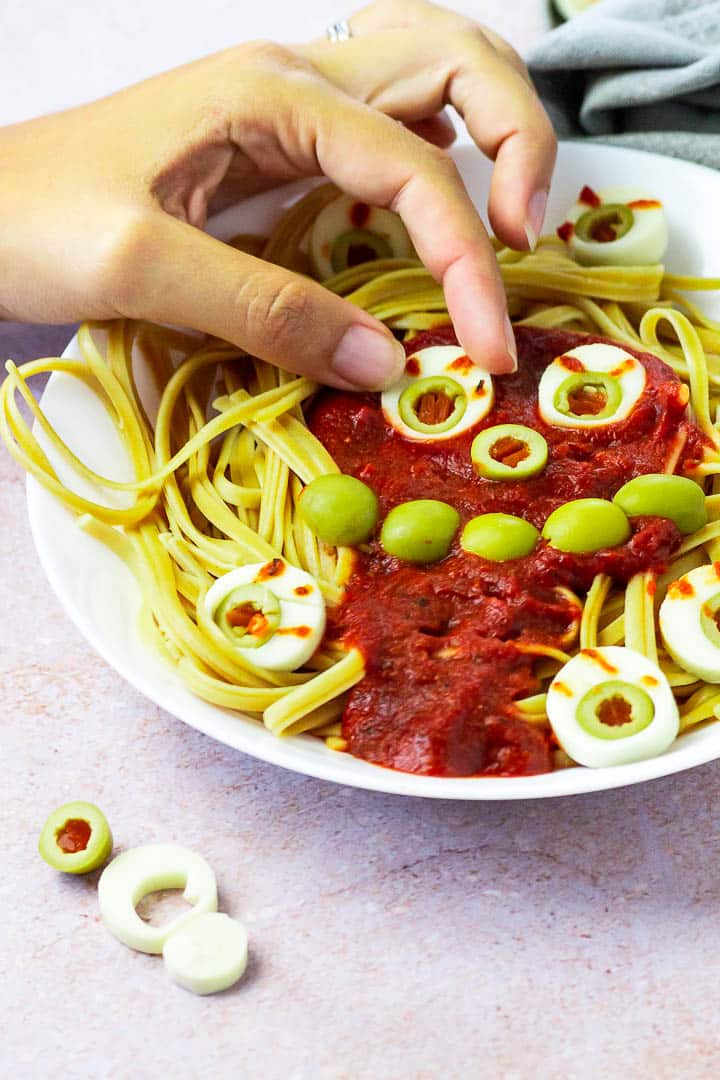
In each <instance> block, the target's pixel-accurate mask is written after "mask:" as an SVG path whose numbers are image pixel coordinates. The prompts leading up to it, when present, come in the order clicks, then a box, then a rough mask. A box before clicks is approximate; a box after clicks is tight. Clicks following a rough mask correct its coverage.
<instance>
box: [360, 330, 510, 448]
mask: <svg viewBox="0 0 720 1080" xmlns="http://www.w3.org/2000/svg"><path fill="white" fill-rule="evenodd" d="M493 400H494V390H493V381H492V377H491V376H490V375H489V374H488V372H487V371H483V370H482V368H479V367H477V365H475V364H474V363H473V362H472V360H471V359H470V358H469V356H467V354H466V353H465V352H464V351H463V350H462V349H461V348H460V347H459V346H457V345H429V346H428V348H427V349H420V351H419V352H416V353H413V354H412V355H411V356H409V357H408V358H407V361H406V363H405V371H404V373H403V375H402V376H401V377H400V379H399V380H398V381H397V382H396V383H395V385H394V386H391V387H390V388H389V389H388V390H385V391H384V393H383V395H382V398H381V405H382V410H383V415H384V416H385V419H386V420H387V422H388V424H390V426H391V427H392V428H394V430H395V431H397V433H398V434H399V435H402V436H403V438H405V439H412V440H413V441H414V442H439V441H442V440H444V439H453V438H455V436H456V435H460V434H461V432H463V431H468V430H470V428H473V427H475V426H476V425H477V424H479V423H480V421H481V420H483V419H484V418H485V417H486V416H487V414H488V413H489V412H490V410H491V409H492V406H493Z"/></svg>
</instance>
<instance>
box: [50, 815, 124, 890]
mask: <svg viewBox="0 0 720 1080" xmlns="http://www.w3.org/2000/svg"><path fill="white" fill-rule="evenodd" d="M112 846H113V838H112V833H111V832H110V826H109V825H108V823H107V821H106V819H105V815H104V814H103V812H102V810H98V808H97V806H93V804H92V803H88V802H71V803H65V805H64V806H59V807H58V809H57V810H53V812H52V814H51V815H50V817H49V818H48V819H47V821H46V822H45V824H44V825H43V828H42V832H41V833H40V839H39V841H38V851H39V852H40V854H41V855H42V857H43V859H44V860H45V862H46V863H49V865H50V866H52V867H53V868H54V869H55V870H62V871H63V872H64V873H66V874H88V873H89V872H90V871H91V870H97V868H98V866H102V864H103V863H104V862H106V861H107V859H108V858H109V857H110V852H111V851H112Z"/></svg>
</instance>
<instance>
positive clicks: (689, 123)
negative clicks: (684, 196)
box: [526, 0, 720, 169]
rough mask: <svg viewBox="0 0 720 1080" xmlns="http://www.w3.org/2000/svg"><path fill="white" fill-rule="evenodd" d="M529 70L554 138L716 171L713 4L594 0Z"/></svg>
mask: <svg viewBox="0 0 720 1080" xmlns="http://www.w3.org/2000/svg"><path fill="white" fill-rule="evenodd" d="M526 61H527V63H528V66H529V68H530V73H531V75H532V77H533V79H534V81H535V84H536V86H537V88H538V91H539V93H540V96H541V97H542V99H543V102H544V104H545V107H546V108H547V110H548V112H549V114H550V117H551V119H552V121H553V123H554V125H555V130H556V131H557V133H558V135H559V136H560V137H561V138H583V137H586V138H591V139H595V140H596V141H599V142H610V143H616V144H617V143H619V144H621V145H625V146H636V147H639V148H640V149H643V150H654V151H656V152H657V153H661V154H669V155H671V156H672V157H681V158H686V159H688V160H690V161H696V162H699V163H700V164H701V165H710V166H712V167H714V168H716V169H720V0H695V2H693V0H601V2H600V3H597V4H595V5H593V6H592V7H590V8H588V9H587V11H584V12H583V13H582V14H581V15H578V16H576V17H575V18H574V19H571V20H570V22H567V23H565V24H564V25H563V26H560V27H558V29H557V30H553V31H551V32H550V33H549V34H547V35H546V36H545V37H544V38H543V39H542V41H540V42H539V44H538V45H537V46H535V48H534V49H533V50H532V51H531V52H530V53H529V55H528V56H527V57H526Z"/></svg>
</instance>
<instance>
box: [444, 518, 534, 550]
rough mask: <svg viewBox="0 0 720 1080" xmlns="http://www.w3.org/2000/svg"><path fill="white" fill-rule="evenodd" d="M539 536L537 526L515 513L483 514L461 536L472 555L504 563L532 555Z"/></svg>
mask: <svg viewBox="0 0 720 1080" xmlns="http://www.w3.org/2000/svg"><path fill="white" fill-rule="evenodd" d="M539 535H540V533H539V532H538V531H537V529H536V528H535V526H534V525H531V524H530V522H529V521H525V519H524V518H521V517H515V516H514V515H513V514H480V516H479V517H474V518H471V519H470V521H468V523H467V525H466V526H465V528H464V529H463V531H462V535H461V536H460V546H461V547H462V549H463V551H469V552H470V554H471V555H481V556H482V557H483V559H492V560H493V562H504V561H505V560H506V559H521V558H522V557H523V556H524V555H529V554H530V552H531V551H534V549H535V545H536V544H537V541H538V537H539Z"/></svg>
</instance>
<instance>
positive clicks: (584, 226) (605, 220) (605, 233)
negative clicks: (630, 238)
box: [575, 203, 635, 244]
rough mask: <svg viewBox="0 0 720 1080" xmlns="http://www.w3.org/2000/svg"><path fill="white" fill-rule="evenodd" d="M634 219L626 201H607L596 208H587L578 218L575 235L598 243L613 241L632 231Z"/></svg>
mask: <svg viewBox="0 0 720 1080" xmlns="http://www.w3.org/2000/svg"><path fill="white" fill-rule="evenodd" d="M634 220H635V218H634V215H633V212H632V210H631V209H630V207H629V206H626V205H625V204H624V203H605V205H604V206H598V207H597V209H595V210H587V211H586V212H585V213H584V214H583V215H582V217H579V218H578V220H577V221H576V222H575V235H576V236H579V237H580V239H581V240H585V241H592V242H594V243H596V244H608V243H612V241H613V240H619V239H620V238H621V237H622V236H625V234H626V233H628V232H630V230H631V229H632V227H633V222H634Z"/></svg>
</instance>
